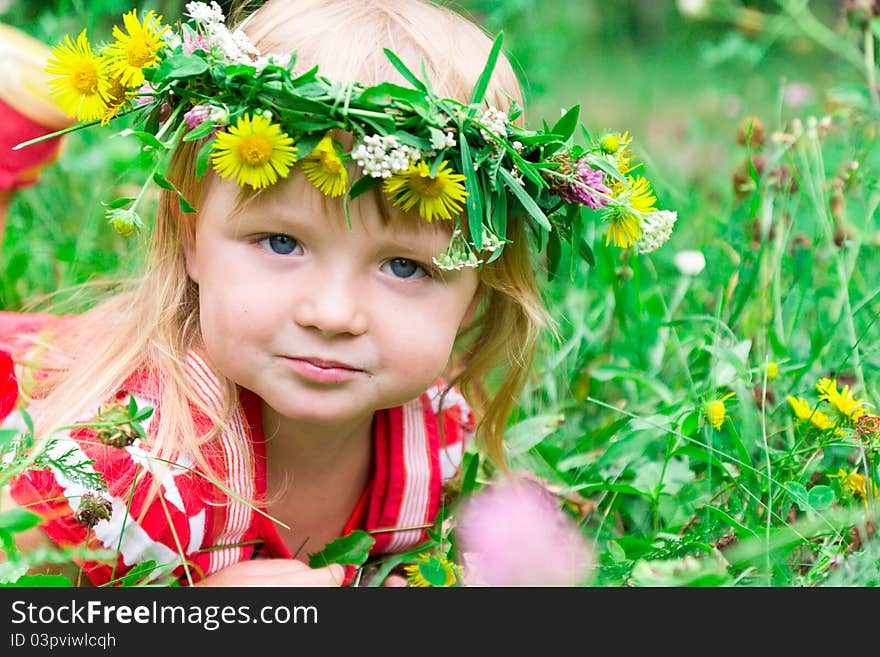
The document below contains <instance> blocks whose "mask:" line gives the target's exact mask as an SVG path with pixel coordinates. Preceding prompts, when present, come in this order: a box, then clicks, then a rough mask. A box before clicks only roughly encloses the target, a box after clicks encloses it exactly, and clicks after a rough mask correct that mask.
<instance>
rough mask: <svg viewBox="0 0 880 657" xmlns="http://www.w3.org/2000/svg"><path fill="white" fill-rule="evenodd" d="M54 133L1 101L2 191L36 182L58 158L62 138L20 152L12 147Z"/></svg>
mask: <svg viewBox="0 0 880 657" xmlns="http://www.w3.org/2000/svg"><path fill="white" fill-rule="evenodd" d="M52 132H54V130H48V129H47V128H45V127H44V126H42V125H40V124H39V123H36V122H34V121H31V120H30V119H29V118H27V117H26V116H24V115H22V114H20V113H19V112H18V111H16V110H15V109H14V108H13V107H12V106H10V105H9V104H7V103H5V102H3V101H2V100H0V190H5V191H10V190H14V189H19V188H21V187H28V186H30V185H33V184H34V183H36V182H37V180H38V179H39V177H40V170H41V169H42V168H43V167H44V166H46V165H47V164H51V163H52V162H54V161H55V159H56V158H57V157H58V153H59V149H60V147H61V137H53V138H52V139H47V140H46V141H41V142H39V143H37V144H33V145H31V146H26V147H24V148H21V149H19V150H17V151H14V150H12V147H13V146H15V145H16V144H20V143H21V142H24V141H28V140H30V139H36V138H37V137H42V136H43V135H48V134H50V133H52Z"/></svg>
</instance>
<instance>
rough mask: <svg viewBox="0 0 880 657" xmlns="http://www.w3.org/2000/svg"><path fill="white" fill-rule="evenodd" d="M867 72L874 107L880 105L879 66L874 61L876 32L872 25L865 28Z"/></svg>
mask: <svg viewBox="0 0 880 657" xmlns="http://www.w3.org/2000/svg"><path fill="white" fill-rule="evenodd" d="M865 73H866V74H867V76H868V91H869V92H870V93H871V102H872V103H873V104H874V107H877V106H880V97H878V94H877V66H876V62H875V61H874V33H873V32H872V31H871V28H870V27H866V28H865Z"/></svg>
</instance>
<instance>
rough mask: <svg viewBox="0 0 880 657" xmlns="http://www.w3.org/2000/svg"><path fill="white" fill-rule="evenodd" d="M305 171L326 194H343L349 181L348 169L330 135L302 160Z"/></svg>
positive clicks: (325, 136) (309, 179)
mask: <svg viewBox="0 0 880 657" xmlns="http://www.w3.org/2000/svg"><path fill="white" fill-rule="evenodd" d="M300 166H301V167H302V170H303V173H304V174H305V176H306V178H307V179H308V181H309V182H310V183H312V184H313V185H314V186H315V187H317V188H318V190H319V191H320V192H321V193H322V194H324V195H325V196H342V194H344V193H345V187H346V184H347V183H348V171H346V169H345V165H344V164H343V162H342V158H341V157H339V153H338V152H337V151H336V147H335V146H334V145H333V140H332V139H331V138H330V135H324V138H323V139H322V140H321V141H319V142H318V145H317V146H315V148H314V150H312V152H311V153H309V154H308V155H306V156H305V157H304V158H303V159H302V161H301V162H300Z"/></svg>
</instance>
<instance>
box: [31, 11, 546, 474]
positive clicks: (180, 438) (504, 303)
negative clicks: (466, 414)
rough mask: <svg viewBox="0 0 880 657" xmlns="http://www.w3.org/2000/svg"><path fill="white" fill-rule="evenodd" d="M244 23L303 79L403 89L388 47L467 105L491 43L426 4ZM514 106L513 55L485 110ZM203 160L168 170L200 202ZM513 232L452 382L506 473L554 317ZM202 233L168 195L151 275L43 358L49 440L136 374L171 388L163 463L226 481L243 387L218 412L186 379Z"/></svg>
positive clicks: (187, 149)
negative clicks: (216, 465)
mask: <svg viewBox="0 0 880 657" xmlns="http://www.w3.org/2000/svg"><path fill="white" fill-rule="evenodd" d="M243 27H244V30H245V31H246V32H247V33H248V35H249V36H250V37H251V39H252V41H253V42H254V44H255V45H256V47H257V48H258V49H259V50H260V52H262V53H284V52H290V51H292V50H295V51H296V53H297V63H296V70H307V69H308V68H310V67H312V66H314V65H318V66H319V72H320V73H321V74H322V75H325V76H326V77H328V78H330V79H336V80H340V81H359V82H362V83H365V84H372V83H378V82H381V81H397V82H400V83H402V84H405V82H404V81H403V80H402V78H401V76H400V75H399V73H398V72H397V71H396V69H394V68H393V67H392V66H391V64H390V62H389V61H388V59H387V57H386V56H385V54H384V53H383V51H382V49H383V48H389V49H390V50H392V51H394V52H395V53H396V54H397V55H398V56H399V57H400V58H401V59H402V60H403V61H404V62H405V63H406V64H407V66H409V67H410V68H411V70H413V71H417V72H419V73H420V72H421V70H422V69H421V67H422V61H423V62H424V67H425V71H426V72H427V75H428V76H429V78H430V80H431V83H432V85H433V88H434V90H435V92H437V93H438V94H439V95H441V96H446V97H453V98H457V99H460V100H462V101H465V102H466V101H467V100H468V99H469V96H470V93H471V89H472V88H473V86H474V84H475V82H476V80H477V77H478V76H479V74H480V72H481V70H482V66H483V63H484V62H485V61H486V59H487V57H488V54H489V50H490V48H491V40H490V39H489V38H488V36H487V35H486V34H485V33H484V32H482V31H481V30H480V28H478V27H477V26H476V25H474V24H472V23H470V22H469V21H468V20H466V19H465V18H463V17H462V16H459V15H458V14H456V13H455V12H453V11H451V10H450V9H447V8H445V7H442V6H439V5H436V4H431V3H429V2H426V1H424V0H357V1H355V0H295V1H294V0H270V1H269V2H267V3H266V4H265V5H264V6H262V7H261V8H260V9H258V10H257V11H256V12H254V13H253V14H251V15H250V16H249V17H248V18H247V19H246V20H245V22H244V24H243ZM511 99H515V100H516V101H517V102H520V103H521V102H522V93H521V90H520V87H519V83H518V81H517V79H516V76H515V74H514V72H513V69H512V68H511V66H510V63H509V62H508V61H507V60H506V59H505V58H504V57H503V56H502V57H500V58H499V61H498V64H497V66H496V69H495V73H494V76H493V79H492V81H491V83H490V85H489V88H488V91H487V94H486V102H487V103H489V104H490V105H493V106H495V107H498V108H501V109H506V108H507V107H508V105H509V103H510V102H511ZM196 151H197V145H195V144H194V143H187V144H184V145H182V146H181V147H180V148H178V150H177V151H176V152H175V153H174V155H173V157H172V160H171V165H170V167H169V172H168V175H169V177H170V178H171V179H172V180H173V181H174V182H175V184H176V185H177V186H178V188H179V189H180V190H181V191H182V192H183V193H184V195H185V196H186V197H187V199H188V200H190V202H191V203H192V204H193V205H194V206H196V207H199V205H200V203H201V201H202V196H203V194H204V191H205V186H206V185H205V183H206V179H207V178H206V179H203V180H201V181H199V180H196V177H195V173H194V171H195V166H194V162H195V157H196ZM510 231H511V233H510V234H511V236H512V237H513V239H514V242H513V244H511V245H508V246H507V247H506V248H505V249H504V252H503V255H502V256H501V257H500V258H499V259H498V260H496V261H495V262H493V263H491V264H489V265H486V266H484V267H483V269H482V270H481V275H480V283H481V287H482V289H483V291H484V294H483V299H482V301H481V308H482V311H481V312H479V313H478V315H477V317H476V319H475V320H474V321H473V322H472V323H471V325H470V326H469V327H468V328H467V329H465V330H464V331H463V332H462V333H461V335H460V336H459V340H457V341H456V348H455V350H454V354H453V357H452V358H451V359H450V368H449V377H448V383H449V385H450V386H453V385H455V386H458V387H459V389H460V390H461V391H462V394H464V395H465V398H466V399H468V401H469V402H470V403H471V404H472V405H473V406H474V409H475V413H476V416H477V418H478V429H477V435H478V436H479V439H480V440H481V441H482V443H483V445H484V447H485V449H486V451H487V453H488V454H489V455H490V457H491V458H492V459H493V460H494V461H495V462H496V463H498V464H499V465H500V466H501V467H502V468H506V466H505V465H504V463H505V462H504V453H503V445H502V438H503V434H504V428H505V424H506V421H507V418H508V417H509V415H510V413H511V411H512V410H513V408H514V406H515V404H516V403H517V400H518V396H519V394H520V393H521V391H522V389H523V386H524V384H525V382H526V379H527V377H528V373H529V369H530V367H531V363H532V360H533V358H534V354H535V349H536V345H537V339H538V335H539V332H540V328H541V326H542V325H543V324H544V323H545V320H546V311H544V309H543V305H542V303H541V298H540V293H539V290H538V287H537V284H536V282H535V278H534V264H533V262H532V260H531V253H530V249H529V246H528V236H527V235H526V231H525V230H524V228H523V226H522V225H521V224H520V222H519V221H518V220H516V219H515V218H511V220H510ZM194 233H195V224H194V217H193V216H192V215H185V214H183V213H182V212H181V211H180V208H179V205H178V199H177V197H176V195H175V194H174V193H173V192H168V191H164V190H163V192H162V194H161V196H160V200H159V208H158V214H157V217H156V222H155V227H154V229H153V230H152V232H151V236H150V241H149V246H148V251H147V257H146V266H145V271H144V273H143V275H142V277H140V279H139V280H137V281H134V282H133V283H132V284H130V285H128V286H126V287H124V288H123V289H122V291H119V292H118V293H116V294H114V295H112V296H111V297H110V298H108V299H106V300H104V301H102V302H101V303H99V304H98V305H97V306H95V307H94V308H92V309H91V310H89V311H87V312H85V313H83V314H82V315H80V316H78V317H76V318H75V320H74V321H73V322H72V323H71V325H70V326H69V327H68V328H66V329H64V330H63V331H61V332H60V333H59V334H58V335H57V336H54V338H53V340H52V341H51V343H50V344H49V346H48V347H47V348H48V351H46V352H45V353H44V354H43V357H42V358H40V360H39V363H38V365H39V367H40V368H41V369H43V370H46V371H47V372H48V374H49V376H48V378H45V379H39V380H37V381H36V383H35V384H34V391H33V394H34V396H35V397H39V398H41V400H42V401H41V404H42V407H43V411H44V412H41V414H40V416H39V417H38V418H36V419H37V420H38V424H37V431H38V435H40V433H39V432H40V431H41V430H42V431H47V430H49V429H51V428H53V427H56V426H60V425H65V424H70V423H72V422H74V421H76V420H81V419H82V418H81V415H80V414H81V413H83V412H84V411H85V409H86V407H87V406H88V405H89V404H94V403H95V400H96V399H97V400H103V399H106V398H109V397H110V395H112V394H113V393H114V392H116V390H118V389H119V387H120V386H121V385H122V384H123V382H124V381H125V380H126V378H127V377H128V376H129V375H130V374H131V373H132V372H138V371H141V372H155V373H157V374H158V375H159V376H160V379H161V380H160V383H161V386H162V388H161V389H162V394H161V398H160V399H159V400H158V401H159V404H160V408H161V414H160V417H159V424H158V427H157V434H156V439H155V443H154V445H153V450H154V454H155V456H156V457H158V458H160V459H171V458H174V456H175V454H177V453H178V452H179V451H180V450H184V451H186V452H188V453H190V454H191V455H192V456H193V458H194V459H195V461H196V464H197V465H198V466H199V467H200V468H202V469H204V470H205V471H206V472H207V474H208V475H209V476H213V477H217V478H218V480H219V481H224V480H225V478H224V477H223V476H222V473H218V472H212V470H211V467H210V460H211V459H208V458H206V453H205V449H206V448H208V447H209V446H210V441H211V439H212V438H213V437H214V436H216V434H217V433H218V432H219V431H220V429H221V428H222V427H223V426H224V423H225V422H226V421H227V420H228V418H230V417H231V414H232V413H233V411H234V409H235V407H236V404H237V388H236V386H235V384H234V383H233V382H231V381H228V380H225V379H224V377H222V376H220V380H221V385H222V387H223V390H224V393H223V395H222V399H221V408H220V409H219V411H218V410H216V409H213V408H211V407H208V406H206V405H205V403H204V402H203V401H202V400H201V398H200V397H199V396H198V395H196V394H195V393H194V391H193V390H192V388H191V385H190V383H189V380H188V378H187V374H186V354H187V352H188V351H189V350H190V349H197V348H198V347H199V344H200V340H201V337H200V329H199V304H198V288H197V286H196V285H195V284H194V283H193V282H192V281H191V280H190V278H189V277H188V275H187V270H186V266H185V258H184V252H185V247H186V246H187V245H189V244H191V243H192V241H193V240H194ZM505 363H506V365H507V367H506V370H505V374H504V377H503V379H502V380H501V383H500V385H499V387H498V389H497V390H495V391H493V392H492V394H491V396H490V395H489V393H488V391H487V386H486V379H487V377H488V375H489V373H490V372H492V371H493V370H495V369H496V368H497V367H498V366H499V365H502V364H505ZM190 407H194V408H196V409H197V410H199V411H201V412H202V413H204V414H205V415H206V416H207V417H208V418H209V420H210V421H211V422H212V424H213V426H214V429H213V431H211V432H209V434H208V435H199V433H198V431H197V429H196V427H195V425H194V423H193V419H192V413H191V410H190ZM251 466H252V464H251Z"/></svg>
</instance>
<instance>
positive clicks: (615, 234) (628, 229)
mask: <svg viewBox="0 0 880 657" xmlns="http://www.w3.org/2000/svg"><path fill="white" fill-rule="evenodd" d="M627 180H629V184H628V185H624V184H623V183H622V182H620V181H617V182H614V183H612V185H611V191H612V193H613V194H614V196H615V198H617V199H618V200H619V201H620V205H619V206H614V207H613V208H609V210H608V212H606V214H605V217H606V218H607V219H608V221H609V226H608V232H607V233H606V235H605V246H608V245H609V244H610V243H611V242H612V241H613V242H614V246H617V247H620V248H622V249H627V248H629V247H631V246H632V245H633V244H635V243H636V242H637V241H638V240H639V239H640V238H641V236H642V220H641V218H640V217H641V215H642V214H647V213H648V212H654V211H656V209H657V208H656V206H655V205H654V204H655V203H656V202H657V197H656V196H654V192H653V190H652V189H651V183H649V182H648V180H647V179H646V178H645V177H644V176H639V177H638V178H633V177H632V176H629V177H628V178H627ZM631 210H635V212H631Z"/></svg>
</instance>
